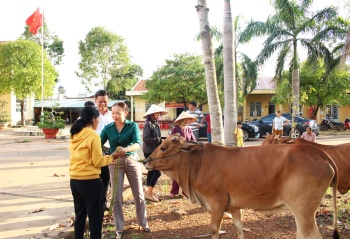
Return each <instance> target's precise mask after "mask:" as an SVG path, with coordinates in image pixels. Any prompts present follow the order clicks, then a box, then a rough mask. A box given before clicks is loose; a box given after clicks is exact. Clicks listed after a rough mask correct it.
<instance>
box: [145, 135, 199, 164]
mask: <svg viewBox="0 0 350 239" xmlns="http://www.w3.org/2000/svg"><path fill="white" fill-rule="evenodd" d="M201 147H203V143H199V142H194V141H186V139H185V138H184V137H181V136H180V135H179V134H173V135H170V136H169V137H168V138H166V139H165V140H163V141H162V143H161V144H160V145H159V146H158V148H156V150H154V152H153V153H152V154H151V155H150V156H149V157H148V158H147V159H145V161H144V163H145V167H146V169H148V170H170V169H172V168H173V166H174V164H175V163H176V162H178V161H179V160H181V158H184V157H186V155H183V152H185V153H189V152H192V151H193V150H196V149H199V148H201Z"/></svg>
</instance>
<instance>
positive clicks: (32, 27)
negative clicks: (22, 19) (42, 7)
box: [26, 8, 42, 35]
mask: <svg viewBox="0 0 350 239" xmlns="http://www.w3.org/2000/svg"><path fill="white" fill-rule="evenodd" d="M41 18H42V15H41V14H40V12H39V8H38V9H36V11H35V12H34V13H33V14H32V15H31V16H30V17H28V19H27V21H26V23H27V25H28V26H29V31H30V32H31V33H33V34H34V35H35V34H37V33H38V29H39V27H41V26H42V19H41Z"/></svg>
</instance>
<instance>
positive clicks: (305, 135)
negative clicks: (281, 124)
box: [300, 132, 316, 142]
mask: <svg viewBox="0 0 350 239" xmlns="http://www.w3.org/2000/svg"><path fill="white" fill-rule="evenodd" d="M300 138H302V139H305V140H307V141H311V142H316V134H315V133H314V132H311V134H308V133H307V132H304V133H303V134H302V135H301V137H300Z"/></svg>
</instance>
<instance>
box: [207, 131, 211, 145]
mask: <svg viewBox="0 0 350 239" xmlns="http://www.w3.org/2000/svg"><path fill="white" fill-rule="evenodd" d="M207 138H208V143H211V133H208V132H207Z"/></svg>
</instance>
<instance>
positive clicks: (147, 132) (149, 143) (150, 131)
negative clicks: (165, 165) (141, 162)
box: [142, 120, 162, 154]
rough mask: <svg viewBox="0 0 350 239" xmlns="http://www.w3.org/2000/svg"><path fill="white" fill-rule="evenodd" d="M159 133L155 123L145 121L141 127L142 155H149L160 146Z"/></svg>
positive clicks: (157, 125)
mask: <svg viewBox="0 0 350 239" xmlns="http://www.w3.org/2000/svg"><path fill="white" fill-rule="evenodd" d="M161 136H162V135H161V132H160V128H159V124H158V122H157V121H151V120H150V121H146V122H145V124H144V127H143V134H142V139H143V144H142V151H143V153H144V154H151V153H153V151H154V150H155V149H156V148H157V147H158V146H159V145H160V143H161V141H162V139H161Z"/></svg>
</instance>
